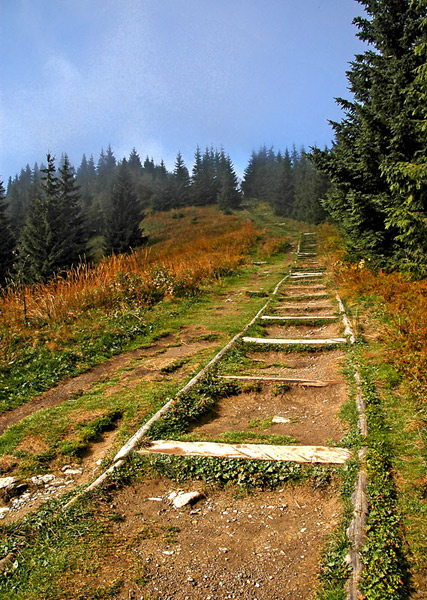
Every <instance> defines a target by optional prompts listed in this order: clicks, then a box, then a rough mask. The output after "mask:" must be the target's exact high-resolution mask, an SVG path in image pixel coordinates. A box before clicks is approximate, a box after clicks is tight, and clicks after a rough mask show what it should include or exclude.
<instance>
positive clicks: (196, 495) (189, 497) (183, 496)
mask: <svg viewBox="0 0 427 600" xmlns="http://www.w3.org/2000/svg"><path fill="white" fill-rule="evenodd" d="M202 498H204V495H203V494H202V493H201V492H186V493H180V494H177V495H176V496H175V498H174V499H173V500H172V504H173V505H174V507H175V508H182V507H183V506H187V505H188V504H195V503H196V502H198V501H199V500H202Z"/></svg>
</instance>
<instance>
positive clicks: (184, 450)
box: [138, 440, 351, 465]
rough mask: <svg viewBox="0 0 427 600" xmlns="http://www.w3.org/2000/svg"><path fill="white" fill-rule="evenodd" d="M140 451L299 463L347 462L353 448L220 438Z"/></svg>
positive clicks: (168, 443)
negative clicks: (221, 440) (232, 441)
mask: <svg viewBox="0 0 427 600" xmlns="http://www.w3.org/2000/svg"><path fill="white" fill-rule="evenodd" d="M138 454H172V455H174V456H217V457H220V458H244V459H247V460H269V461H287V462H296V463H309V464H313V463H322V464H338V465H342V464H344V463H345V462H346V461H347V460H348V459H349V458H350V457H351V452H350V450H347V449H346V448H330V447H328V446H272V445H270V444H222V443H217V442H179V441H175V440H156V441H153V442H151V444H150V445H149V446H146V447H144V448H141V449H140V450H138Z"/></svg>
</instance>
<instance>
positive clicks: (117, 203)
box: [105, 161, 145, 254]
mask: <svg viewBox="0 0 427 600" xmlns="http://www.w3.org/2000/svg"><path fill="white" fill-rule="evenodd" d="M142 218H143V217H142V215H141V209H140V206H139V203H138V199H137V196H136V194H135V191H134V187H133V184H132V177H131V175H130V173H129V169H128V166H127V163H126V161H123V162H122V164H121V165H120V167H119V169H118V172H117V176H116V178H115V181H114V183H113V192H112V196H111V211H110V213H109V215H108V218H107V222H106V232H105V251H106V252H107V253H108V254H121V253H126V252H129V251H130V250H131V249H132V248H136V247H138V246H140V245H141V244H142V243H143V241H145V239H144V238H143V236H142V229H141V227H140V222H141V219H142Z"/></svg>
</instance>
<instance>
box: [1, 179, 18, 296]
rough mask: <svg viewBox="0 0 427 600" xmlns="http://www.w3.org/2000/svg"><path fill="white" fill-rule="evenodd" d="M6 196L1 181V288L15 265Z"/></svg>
mask: <svg viewBox="0 0 427 600" xmlns="http://www.w3.org/2000/svg"><path fill="white" fill-rule="evenodd" d="M5 200H6V194H5V189H4V186H3V182H2V181H0V286H3V285H4V284H5V282H6V278H7V276H8V274H9V271H10V269H11V267H12V264H13V259H14V255H13V251H14V247H15V239H14V236H13V234H12V229H11V227H10V221H9V217H8V215H7V213H6V208H7V205H6V202H5Z"/></svg>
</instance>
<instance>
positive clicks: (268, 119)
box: [0, 0, 363, 182]
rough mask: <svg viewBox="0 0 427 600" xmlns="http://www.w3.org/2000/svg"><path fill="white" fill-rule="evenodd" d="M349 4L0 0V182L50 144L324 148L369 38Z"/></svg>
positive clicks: (243, 150) (76, 159)
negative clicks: (353, 64) (349, 73)
mask: <svg viewBox="0 0 427 600" xmlns="http://www.w3.org/2000/svg"><path fill="white" fill-rule="evenodd" d="M361 12H362V8H361V6H360V5H359V4H358V2H356V1H355V0H0V178H1V179H3V180H4V181H5V182H6V181H7V179H8V177H9V176H14V175H15V174H16V173H19V171H20V170H21V168H22V167H25V165H26V164H27V163H28V164H30V166H31V167H32V166H33V164H34V162H36V161H37V162H38V163H40V162H43V160H44V158H45V156H46V153H47V152H51V153H52V154H53V155H55V156H56V157H57V158H59V157H60V156H61V154H62V153H64V152H65V153H67V154H68V156H69V158H70V161H71V163H72V164H73V165H74V166H75V167H78V166H79V164H80V161H81V158H82V155H83V153H85V154H86V156H88V157H89V156H90V155H91V154H93V156H94V158H95V162H96V161H97V160H98V157H99V153H100V151H101V149H102V148H104V149H105V148H106V147H107V146H108V145H109V144H110V145H111V147H112V149H113V151H114V154H115V156H116V158H117V159H121V158H123V157H124V156H128V155H129V152H130V151H131V150H132V148H133V147H135V148H136V150H137V151H138V153H139V154H140V156H141V158H142V159H144V158H145V156H146V155H148V156H149V157H153V158H154V161H155V162H156V163H158V162H160V160H161V159H164V160H165V163H166V165H167V167H168V168H170V169H172V168H173V164H174V160H175V157H176V154H177V152H178V151H181V152H182V154H183V157H184V160H185V161H186V164H187V166H188V167H189V168H191V165H192V162H193V156H194V150H195V148H196V146H197V145H199V146H200V147H201V148H202V149H204V148H205V147H206V146H210V145H213V146H214V147H218V148H219V147H221V146H223V148H224V150H225V152H226V153H228V154H230V156H231V158H232V160H233V162H234V164H235V167H236V170H237V172H238V173H239V174H240V175H241V174H242V173H243V170H244V168H245V167H246V165H247V162H248V159H249V156H250V154H251V152H252V151H253V150H257V149H258V148H259V147H260V146H261V145H264V144H265V145H267V146H268V147H270V146H273V147H274V149H275V150H279V149H284V148H285V147H291V146H292V144H296V146H297V147H300V146H302V145H303V146H305V147H306V148H308V147H310V146H313V145H318V146H320V147H323V146H324V145H325V144H330V142H331V139H332V129H331V127H330V125H329V123H328V120H329V119H332V120H334V119H335V120H339V119H340V116H341V113H340V110H339V108H338V107H337V106H336V104H335V102H334V97H339V96H342V97H347V98H348V97H349V92H348V90H347V80H346V76H345V71H346V70H347V69H348V67H349V65H348V63H349V61H351V60H352V59H353V57H354V54H356V53H357V52H360V51H363V45H362V42H360V41H359V40H358V38H357V37H356V36H355V33H356V31H357V29H356V27H355V26H354V25H352V20H353V18H354V17H355V16H357V15H360V14H361Z"/></svg>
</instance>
